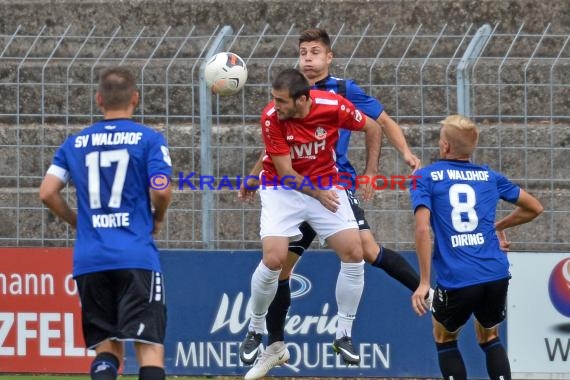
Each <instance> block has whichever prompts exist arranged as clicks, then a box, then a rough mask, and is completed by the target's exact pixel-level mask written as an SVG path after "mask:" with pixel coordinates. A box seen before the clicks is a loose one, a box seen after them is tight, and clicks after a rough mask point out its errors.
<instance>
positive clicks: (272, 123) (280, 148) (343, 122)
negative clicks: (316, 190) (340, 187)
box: [261, 90, 365, 187]
mask: <svg viewBox="0 0 570 380" xmlns="http://www.w3.org/2000/svg"><path fill="white" fill-rule="evenodd" d="M310 97H311V99H312V105H311V110H310V112H309V114H308V115H307V116H305V117H304V118H303V119H302V120H299V119H295V118H290V119H286V120H279V118H278V116H277V112H276V111H275V108H274V103H273V102H270V103H269V104H268V105H267V106H266V107H265V109H264V110H263V112H262V117H261V126H262V135H263V139H264V141H265V146H266V148H265V151H266V153H267V154H266V155H265V157H264V159H263V172H262V174H261V175H262V177H265V180H266V183H267V182H269V183H273V182H275V181H278V183H280V181H281V178H279V176H278V174H277V171H276V170H275V167H274V165H273V162H272V161H271V157H270V155H271V154H273V155H288V154H290V155H291V161H292V166H293V169H294V170H295V171H296V172H297V173H299V174H300V175H303V176H305V177H307V178H310V180H311V182H312V183H313V184H315V185H317V184H320V185H322V186H326V187H328V186H329V185H336V184H337V183H338V169H337V167H336V164H335V163H336V153H335V146H336V143H337V140H338V137H339V128H345V129H349V130H353V131H358V130H361V129H362V128H364V124H365V118H364V117H363V115H362V114H361V113H360V111H358V110H357V109H356V108H355V107H354V105H353V104H352V103H351V102H350V101H348V100H347V99H345V98H343V97H342V96H340V95H337V94H334V93H331V92H326V91H320V90H311V91H310ZM331 111H332V112H331ZM331 180H332V182H331Z"/></svg>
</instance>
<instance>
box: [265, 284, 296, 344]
mask: <svg viewBox="0 0 570 380" xmlns="http://www.w3.org/2000/svg"><path fill="white" fill-rule="evenodd" d="M289 306H291V288H290V286H289V279H286V280H280V281H279V283H278V284H277V293H276V294H275V298H273V301H272V302H271V305H269V309H268V310H267V317H266V318H265V321H266V324H267V332H268V333H269V334H268V338H267V345H268V346H269V345H270V344H272V343H275V342H279V341H284V340H285V318H287V312H288V311H289Z"/></svg>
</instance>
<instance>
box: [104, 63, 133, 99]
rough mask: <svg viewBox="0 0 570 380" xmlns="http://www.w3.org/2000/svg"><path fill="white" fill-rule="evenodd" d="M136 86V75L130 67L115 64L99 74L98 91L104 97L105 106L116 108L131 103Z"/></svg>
mask: <svg viewBox="0 0 570 380" xmlns="http://www.w3.org/2000/svg"><path fill="white" fill-rule="evenodd" d="M136 87H137V82H136V79H135V75H134V74H133V72H132V71H131V70H130V69H129V68H128V67H126V66H113V67H108V68H106V69H104V70H103V71H102V72H101V74H100V75H99V87H98V89H97V91H98V92H99V94H100V95H101V97H102V98H103V106H104V107H105V108H106V109H111V110H116V109H123V108H125V107H127V106H128V105H129V103H130V101H131V97H132V95H133V93H134V92H135V91H136V90H137V88H136Z"/></svg>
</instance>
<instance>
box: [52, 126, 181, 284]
mask: <svg viewBox="0 0 570 380" xmlns="http://www.w3.org/2000/svg"><path fill="white" fill-rule="evenodd" d="M157 172H161V173H164V174H166V175H167V176H168V177H170V176H171V174H172V168H171V162H170V156H169V153H168V148H167V145H166V141H165V140H164V137H163V136H162V134H160V133H158V132H156V131H154V130H152V129H150V128H148V127H145V126H143V125H140V124H137V123H135V122H134V121H132V120H130V119H115V120H103V121H100V122H97V123H95V124H94V125H92V126H90V127H88V128H86V129H84V130H83V131H81V132H79V133H78V134H77V135H73V136H70V137H69V138H68V139H67V140H66V141H65V142H64V143H63V145H62V146H61V147H60V148H59V149H58V150H57V152H56V154H55V157H54V159H53V164H52V166H51V167H50V169H49V170H48V173H50V174H54V175H57V176H58V177H59V178H61V179H62V180H63V181H64V182H67V179H68V178H71V180H72V181H73V183H74V184H75V188H76V191H77V209H78V215H77V237H76V241H75V246H74V255H73V275H74V276H79V275H82V274H85V273H91V272H99V271H104V270H113V269H147V270H152V271H156V272H160V263H159V257H158V250H157V248H156V246H155V244H154V240H153V237H152V229H153V225H154V223H153V218H152V212H151V202H150V193H149V178H150V175H151V174H153V173H157Z"/></svg>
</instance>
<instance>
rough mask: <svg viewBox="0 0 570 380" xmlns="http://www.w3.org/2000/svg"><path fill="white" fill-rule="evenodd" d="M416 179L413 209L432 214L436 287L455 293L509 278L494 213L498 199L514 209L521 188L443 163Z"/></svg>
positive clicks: (494, 175)
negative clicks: (469, 287) (468, 287)
mask: <svg viewBox="0 0 570 380" xmlns="http://www.w3.org/2000/svg"><path fill="white" fill-rule="evenodd" d="M416 175H417V176H418V177H419V179H418V181H417V187H416V188H415V189H414V188H412V189H411V190H410V193H411V199H412V207H413V209H414V210H416V209H417V208H418V207H420V206H424V207H426V208H428V209H429V210H430V212H431V218H432V223H431V224H432V227H433V229H434V231H433V233H434V246H433V264H434V268H435V270H436V272H437V274H438V278H437V282H438V285H440V286H441V287H443V288H445V289H455V288H461V287H465V286H470V285H475V284H479V283H483V282H489V281H495V280H499V279H503V278H506V277H508V276H509V263H508V260H507V255H506V254H505V252H503V251H502V250H501V249H500V245H499V240H498V238H497V235H496V231H495V207H496V205H497V202H498V200H499V198H500V199H503V200H505V201H507V202H511V203H515V202H516V201H517V200H518V198H519V194H520V187H519V186H518V185H516V184H514V183H512V182H511V181H510V180H509V179H507V178H506V177H505V176H504V175H502V174H501V173H498V172H495V171H493V170H491V169H490V168H489V167H488V166H486V165H477V164H474V163H471V162H469V161H459V160H445V159H443V160H440V161H438V162H436V163H434V164H432V165H429V166H427V167H425V168H422V169H420V170H418V171H417V172H416ZM430 194H432V195H431V196H430Z"/></svg>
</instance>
